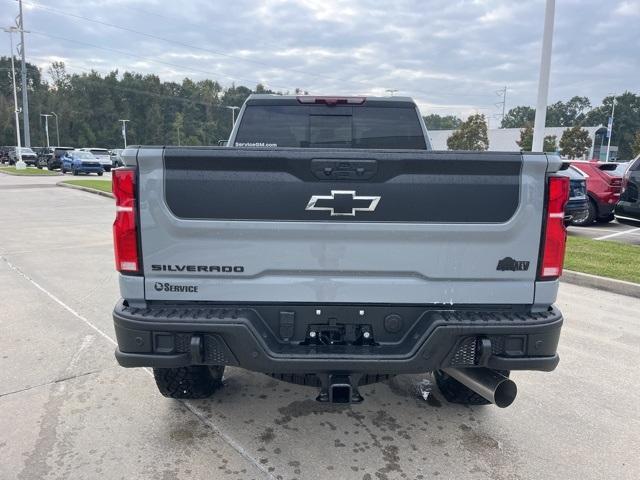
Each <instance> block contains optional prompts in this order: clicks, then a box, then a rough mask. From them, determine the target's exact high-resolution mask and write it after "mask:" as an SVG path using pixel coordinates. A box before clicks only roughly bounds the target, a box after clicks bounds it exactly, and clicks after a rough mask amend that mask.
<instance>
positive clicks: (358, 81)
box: [9, 0, 488, 98]
mask: <svg viewBox="0 0 640 480" xmlns="http://www.w3.org/2000/svg"><path fill="white" fill-rule="evenodd" d="M9 1H16V0H9ZM24 3H25V4H28V5H31V6H34V7H37V8H40V9H42V10H45V11H48V12H51V13H54V14H57V15H62V16H67V17H72V18H76V19H79V20H84V21H87V22H92V23H96V24H100V25H104V26H108V27H112V28H116V29H119V30H122V31H126V32H129V33H133V34H136V35H141V36H144V37H147V38H152V39H155V40H160V41H163V42H167V43H172V44H175V45H179V46H182V47H185V48H190V49H194V50H200V51H203V52H207V53H211V54H214V55H219V56H223V57H226V58H230V59H234V60H238V61H242V62H247V63H253V64H256V65H261V66H264V67H267V68H276V69H278V70H282V71H290V72H295V73H298V74H302V75H308V76H313V77H317V78H324V79H327V80H331V81H333V82H336V81H347V82H356V83H359V84H361V85H366V86H367V87H368V88H369V89H371V88H373V87H372V85H371V83H370V82H368V81H366V80H360V79H353V78H351V79H349V80H345V79H339V78H338V79H336V78H335V77H332V76H329V75H323V74H319V73H316V72H306V71H303V70H299V69H294V68H287V67H277V66H276V67H274V66H273V65H270V64H268V63H266V62H261V61H258V60H251V59H248V58H243V57H238V56H236V55H232V54H228V53H224V52H219V51H216V50H211V49H209V48H205V47H200V46H198V45H192V44H188V43H185V42H181V41H178V40H174V39H170V38H166V37H162V36H159V35H154V34H150V33H147V32H141V31H139V30H135V29H132V28H128V27H124V26H121V25H116V24H112V23H109V22H105V21H102V20H97V19H93V18H89V17H85V16H83V15H78V14H75V13H72V12H68V11H64V10H60V9H55V8H51V7H47V6H45V5H42V4H39V3H35V2H29V1H25V2H24ZM145 13H148V14H151V15H158V14H155V13H153V12H149V11H145ZM158 16H161V17H162V15H158ZM164 18H166V17H164ZM54 38H55V37H54ZM78 43H80V42H78ZM87 45H90V44H87ZM90 46H91V45H90ZM96 48H103V47H99V46H96ZM103 49H104V48H103ZM156 62H159V61H156ZM164 63H165V64H168V63H167V62H164ZM179 68H185V67H179ZM191 70H193V71H198V70H196V69H191ZM201 72H202V71H201ZM205 73H207V74H211V73H214V72H211V73H209V72H205ZM222 76H226V77H227V78H230V79H231V80H242V81H245V82H246V81H249V80H247V79H242V78H238V79H236V78H234V77H232V76H230V75H224V74H222ZM251 83H263V82H256V81H255V80H251ZM271 86H272V87H275V88H280V89H284V90H292V89H291V88H288V87H279V86H277V85H271ZM404 90H405V91H406V92H407V93H415V94H419V95H423V96H425V97H427V98H428V97H430V96H432V95H433V94H432V93H427V92H424V91H421V90H414V89H404ZM438 95H439V96H450V97H451V96H455V97H474V98H478V97H487V96H488V95H486V94H481V95H474V94H464V93H462V94H454V93H451V94H447V93H445V92H439V93H438Z"/></svg>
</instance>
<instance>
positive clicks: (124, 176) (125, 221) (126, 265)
mask: <svg viewBox="0 0 640 480" xmlns="http://www.w3.org/2000/svg"><path fill="white" fill-rule="evenodd" d="M112 180H113V184H112V191H113V195H114V196H115V197H116V220H115V221H114V222H113V245H114V251H115V255H116V270H118V271H119V272H124V273H137V272H138V271H139V267H140V266H139V262H138V232H137V229H136V200H135V185H136V172H135V169H133V168H127V167H122V168H116V169H115V170H113V178H112Z"/></svg>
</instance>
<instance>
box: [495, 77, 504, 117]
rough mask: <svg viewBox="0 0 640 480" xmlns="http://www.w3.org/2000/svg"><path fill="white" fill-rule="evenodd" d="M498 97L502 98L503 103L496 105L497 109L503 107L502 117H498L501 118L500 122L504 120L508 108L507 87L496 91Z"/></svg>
mask: <svg viewBox="0 0 640 480" xmlns="http://www.w3.org/2000/svg"><path fill="white" fill-rule="evenodd" d="M496 95H498V96H502V101H501V102H498V103H496V107H498V108H500V107H501V106H502V115H496V117H498V116H500V120H501V121H502V120H504V116H505V110H506V107H507V86H506V85H505V87H504V88H501V89H500V90H497V91H496Z"/></svg>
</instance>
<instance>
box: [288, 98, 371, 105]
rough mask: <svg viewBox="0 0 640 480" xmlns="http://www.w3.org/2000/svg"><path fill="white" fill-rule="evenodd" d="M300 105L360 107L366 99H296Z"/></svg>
mask: <svg viewBox="0 0 640 480" xmlns="http://www.w3.org/2000/svg"><path fill="white" fill-rule="evenodd" d="M296 98H297V99H298V102H300V103H323V104H325V105H329V106H333V105H338V104H342V105H362V104H363V103H364V102H365V100H366V99H367V98H366V97H309V96H303V97H296Z"/></svg>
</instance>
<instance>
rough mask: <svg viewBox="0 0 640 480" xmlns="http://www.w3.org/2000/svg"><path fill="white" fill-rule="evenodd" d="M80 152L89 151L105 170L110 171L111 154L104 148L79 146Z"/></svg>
mask: <svg viewBox="0 0 640 480" xmlns="http://www.w3.org/2000/svg"><path fill="white" fill-rule="evenodd" d="M79 150H80V151H82V152H90V153H92V154H93V156H94V157H96V158H97V159H98V162H100V165H101V166H102V168H104V171H105V172H110V171H111V155H110V154H109V150H107V149H106V148H80V149H79Z"/></svg>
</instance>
